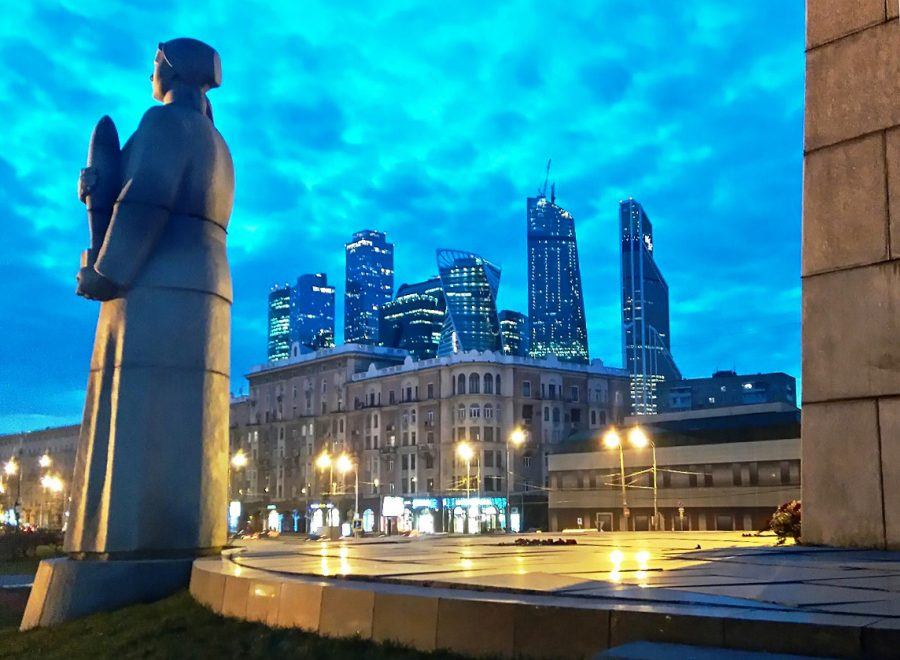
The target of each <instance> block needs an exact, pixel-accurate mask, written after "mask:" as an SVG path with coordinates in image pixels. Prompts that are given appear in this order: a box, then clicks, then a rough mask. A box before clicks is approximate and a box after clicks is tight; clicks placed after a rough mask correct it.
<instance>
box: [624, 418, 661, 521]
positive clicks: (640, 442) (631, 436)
mask: <svg viewBox="0 0 900 660" xmlns="http://www.w3.org/2000/svg"><path fill="white" fill-rule="evenodd" d="M628 442H629V443H630V444H631V446H632V447H635V448H636V449H643V448H644V447H646V446H647V445H650V449H651V451H652V452H653V470H652V472H653V530H654V531H656V530H659V504H658V492H659V491H658V489H657V482H656V473H657V470H656V443H655V442H653V441H652V440H651V439H650V438H648V437H647V434H646V433H644V430H643V429H642V428H641V427H640V426H635V427H633V428H632V429H631V430H630V431H628Z"/></svg>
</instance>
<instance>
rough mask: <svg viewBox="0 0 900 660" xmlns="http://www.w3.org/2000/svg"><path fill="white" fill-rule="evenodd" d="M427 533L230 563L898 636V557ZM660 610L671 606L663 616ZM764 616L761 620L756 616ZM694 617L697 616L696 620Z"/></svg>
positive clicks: (717, 539)
mask: <svg viewBox="0 0 900 660" xmlns="http://www.w3.org/2000/svg"><path fill="white" fill-rule="evenodd" d="M514 538H515V537H503V536H497V537H485V536H480V537H479V536H474V537H465V536H429V537H420V538H399V537H394V538H379V539H367V540H361V541H335V542H325V541H308V540H305V539H298V538H284V537H283V538H281V539H271V540H268V539H267V540H257V541H247V542H242V545H243V546H244V547H243V549H242V551H241V552H239V553H238V554H235V555H233V557H232V561H234V562H235V563H237V564H239V565H240V566H244V567H247V568H253V569H258V570H260V571H265V572H271V573H278V574H295V575H307V576H320V577H331V578H345V579H350V580H366V581H369V580H377V581H379V582H392V583H400V584H410V585H424V586H431V587H444V588H464V589H477V590H489V591H502V592H514V593H534V594H541V595H544V596H560V597H567V598H571V597H576V598H584V599H592V600H604V601H607V602H610V601H611V602H612V603H614V604H615V603H619V604H622V605H641V604H645V605H657V606H660V607H661V608H662V609H668V608H669V607H671V606H673V605H674V606H677V607H678V608H679V609H681V608H685V607H688V608H690V609H691V610H692V611H698V610H700V611H702V610H704V609H706V608H710V611H712V610H716V611H717V612H721V611H722V608H728V609H730V610H732V612H733V614H734V615H737V616H742V614H741V613H740V612H741V611H742V610H743V611H746V614H748V615H753V614H754V612H755V613H757V614H760V615H763V614H770V615H777V612H778V611H779V610H780V611H783V612H785V613H786V612H795V613H797V612H806V613H822V614H830V615H836V616H837V617H839V618H840V619H841V622H842V623H846V624H847V625H856V626H860V625H862V626H864V625H869V624H871V623H875V622H879V624H886V625H889V626H890V627H894V625H893V623H894V622H896V623H897V626H898V627H900V553H892V552H878V551H850V550H838V549H829V548H812V547H804V546H787V547H776V546H775V539H774V538H773V537H771V536H765V537H745V536H742V534H741V533H740V532H685V533H674V534H673V533H671V532H669V533H597V532H588V533H584V534H571V535H569V534H567V535H552V534H544V535H531V536H528V537H518V538H530V539H536V538H543V539H557V538H567V539H575V540H576V541H577V545H565V546H559V545H554V546H518V545H514V544H513V540H514ZM667 606H668V607H667ZM760 610H766V611H767V612H765V613H764V612H760ZM701 613H702V612H701Z"/></svg>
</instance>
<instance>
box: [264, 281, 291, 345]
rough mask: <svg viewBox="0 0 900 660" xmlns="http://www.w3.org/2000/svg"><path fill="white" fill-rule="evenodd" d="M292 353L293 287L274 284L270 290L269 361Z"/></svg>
mask: <svg viewBox="0 0 900 660" xmlns="http://www.w3.org/2000/svg"><path fill="white" fill-rule="evenodd" d="M290 354H291V287H290V286H288V285H287V284H285V285H284V286H278V285H276V286H273V287H272V290H271V291H270V292H269V343H268V352H267V357H268V360H269V362H275V361H276V360H285V359H287V358H288V357H289V356H290Z"/></svg>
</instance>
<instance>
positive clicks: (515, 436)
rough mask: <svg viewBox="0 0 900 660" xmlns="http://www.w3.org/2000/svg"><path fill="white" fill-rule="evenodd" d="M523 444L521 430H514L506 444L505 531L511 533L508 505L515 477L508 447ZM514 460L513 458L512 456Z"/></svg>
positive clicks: (523, 435)
mask: <svg viewBox="0 0 900 660" xmlns="http://www.w3.org/2000/svg"><path fill="white" fill-rule="evenodd" d="M524 442H525V432H524V431H523V430H522V429H514V430H513V432H512V433H511V434H510V436H509V440H508V441H507V443H506V531H507V532H511V531H512V505H511V504H510V501H509V498H510V488H511V486H512V482H513V479H514V475H515V465H513V461H511V460H510V450H509V446H510V445H512V446H513V447H515V448H519V447H521V446H522V443H524ZM513 459H515V456H513Z"/></svg>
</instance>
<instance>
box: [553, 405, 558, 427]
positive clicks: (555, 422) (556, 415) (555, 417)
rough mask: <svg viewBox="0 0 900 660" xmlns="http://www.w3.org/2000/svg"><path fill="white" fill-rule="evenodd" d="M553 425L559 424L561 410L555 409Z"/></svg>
mask: <svg viewBox="0 0 900 660" xmlns="http://www.w3.org/2000/svg"><path fill="white" fill-rule="evenodd" d="M553 423H554V424H559V408H554V409H553Z"/></svg>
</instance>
